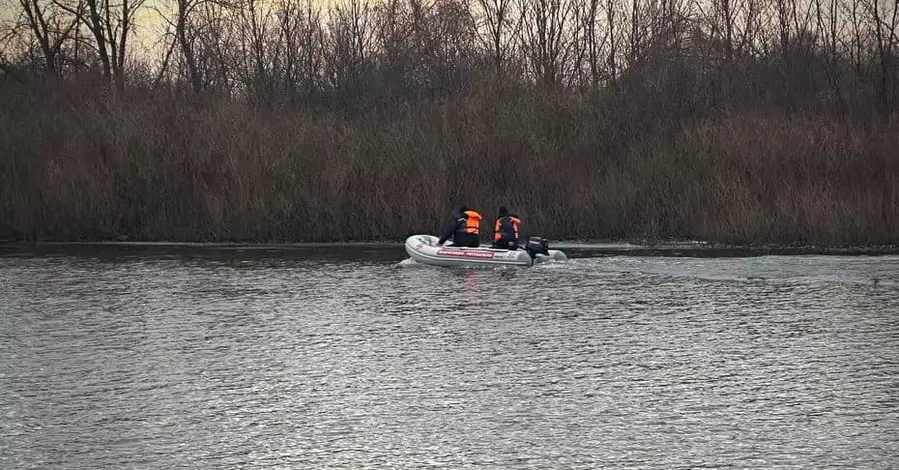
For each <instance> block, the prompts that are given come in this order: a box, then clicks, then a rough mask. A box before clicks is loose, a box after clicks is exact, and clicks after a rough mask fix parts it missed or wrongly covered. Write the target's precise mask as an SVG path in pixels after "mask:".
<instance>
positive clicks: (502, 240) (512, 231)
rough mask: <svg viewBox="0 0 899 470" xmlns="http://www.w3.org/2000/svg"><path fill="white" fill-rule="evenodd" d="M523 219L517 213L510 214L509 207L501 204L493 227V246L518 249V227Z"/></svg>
mask: <svg viewBox="0 0 899 470" xmlns="http://www.w3.org/2000/svg"><path fill="white" fill-rule="evenodd" d="M520 225H521V219H519V218H518V216H517V215H515V214H510V213H509V209H507V208H506V207H505V206H500V208H499V215H498V216H497V217H496V224H495V225H494V227H493V247H494V248H503V249H506V250H517V249H518V227H519V226H520Z"/></svg>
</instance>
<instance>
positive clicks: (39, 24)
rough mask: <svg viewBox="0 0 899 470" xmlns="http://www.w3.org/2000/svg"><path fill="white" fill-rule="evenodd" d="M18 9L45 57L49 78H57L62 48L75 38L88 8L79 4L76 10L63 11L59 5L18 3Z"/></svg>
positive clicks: (39, 0)
mask: <svg viewBox="0 0 899 470" xmlns="http://www.w3.org/2000/svg"><path fill="white" fill-rule="evenodd" d="M19 6H20V7H21V11H22V17H23V20H24V24H25V25H26V27H27V30H28V31H29V33H30V34H31V35H32V37H33V38H34V40H35V41H36V42H37V44H38V46H39V48H40V51H41V53H42V55H43V59H44V67H45V68H46V70H47V71H48V72H49V73H50V74H52V75H58V74H59V73H60V66H61V64H60V55H61V51H62V47H63V45H64V43H65V42H66V41H69V40H71V39H72V38H73V36H74V35H75V33H76V31H77V26H78V22H79V20H80V14H81V13H82V12H83V11H84V8H85V4H84V3H82V2H79V3H77V4H76V6H75V7H72V8H62V7H60V5H59V4H58V3H56V2H50V1H45V0H19ZM70 11H74V12H75V14H71V13H70Z"/></svg>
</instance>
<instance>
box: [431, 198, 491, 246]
mask: <svg viewBox="0 0 899 470" xmlns="http://www.w3.org/2000/svg"><path fill="white" fill-rule="evenodd" d="M480 228H481V214H478V213H477V212H475V211H472V210H468V208H467V207H465V206H462V207H460V208H459V213H458V214H457V215H456V216H455V217H454V218H453V220H452V222H450V223H449V225H447V227H446V230H444V231H443V233H442V234H441V235H440V239H439V240H437V245H438V246H443V244H444V243H445V242H446V241H447V240H449V239H450V238H452V239H453V244H452V245H450V246H468V247H477V246H478V245H480V244H481V240H480V237H479V236H478V234H479V233H480Z"/></svg>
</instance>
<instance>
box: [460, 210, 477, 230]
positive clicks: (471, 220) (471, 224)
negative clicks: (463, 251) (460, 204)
mask: <svg viewBox="0 0 899 470" xmlns="http://www.w3.org/2000/svg"><path fill="white" fill-rule="evenodd" d="M462 215H464V216H465V218H464V219H459V221H460V222H461V221H462V220H465V233H470V234H472V235H477V234H478V233H479V232H480V228H481V214H478V213H477V212H475V211H465V212H463V213H462Z"/></svg>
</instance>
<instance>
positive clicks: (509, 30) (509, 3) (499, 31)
mask: <svg viewBox="0 0 899 470" xmlns="http://www.w3.org/2000/svg"><path fill="white" fill-rule="evenodd" d="M477 5H478V7H479V10H480V15H481V18H482V19H481V25H480V28H479V37H480V39H481V41H482V43H483V44H484V45H486V46H487V50H488V51H489V53H490V57H491V59H492V61H493V67H494V70H495V71H496V73H497V75H502V74H503V67H504V66H505V63H506V61H507V60H508V58H509V54H510V53H511V50H512V47H514V42H515V40H516V38H517V35H518V32H519V28H520V27H521V21H520V19H521V17H520V16H519V18H518V20H516V19H515V18H514V17H513V15H514V14H515V12H514V11H513V8H514V5H515V4H514V3H513V0H477Z"/></svg>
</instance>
